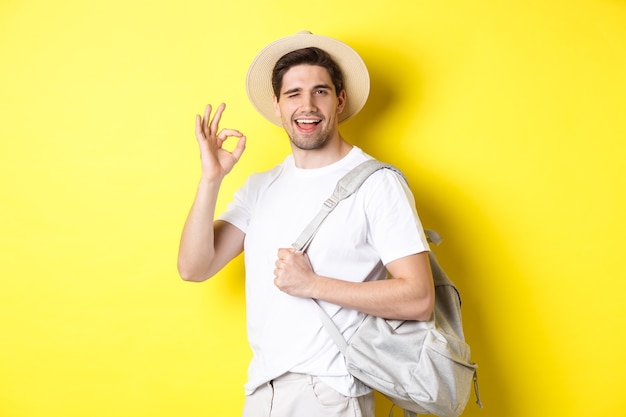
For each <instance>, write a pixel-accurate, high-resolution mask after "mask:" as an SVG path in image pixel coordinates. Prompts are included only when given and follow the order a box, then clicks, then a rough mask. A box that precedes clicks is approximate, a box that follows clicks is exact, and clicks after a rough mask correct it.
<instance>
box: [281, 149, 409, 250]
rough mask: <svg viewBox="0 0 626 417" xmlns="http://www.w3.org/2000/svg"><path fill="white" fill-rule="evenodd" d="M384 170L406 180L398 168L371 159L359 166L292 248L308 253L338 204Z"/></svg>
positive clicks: (338, 188) (347, 175) (338, 187)
mask: <svg viewBox="0 0 626 417" xmlns="http://www.w3.org/2000/svg"><path fill="white" fill-rule="evenodd" d="M383 168H387V169H391V170H393V171H395V172H397V173H398V174H399V175H400V176H402V178H404V175H403V174H402V172H401V171H400V170H399V169H398V168H396V167H394V166H393V165H390V164H386V163H384V162H380V161H377V160H376V159H369V160H367V161H365V162H362V163H361V164H359V165H357V166H356V167H355V168H353V169H352V170H351V171H350V172H348V173H347V174H346V175H344V176H343V177H342V178H341V179H340V180H339V181H338V182H337V185H336V186H335V190H334V191H333V194H332V195H331V196H330V197H329V198H328V199H327V200H326V201H324V204H322V208H321V209H320V211H319V212H318V213H317V215H316V216H315V217H314V218H313V220H311V222H310V223H309V225H308V226H307V227H306V228H305V229H304V231H303V232H302V233H301V234H300V236H299V237H298V239H296V241H295V243H293V245H291V246H292V247H293V248H294V249H295V250H297V251H298V252H306V250H307V249H308V247H309V245H310V244H311V241H312V240H313V236H315V234H316V233H317V230H318V229H319V227H320V226H321V225H322V223H323V222H324V220H326V217H327V216H328V215H329V214H330V212H331V211H333V210H334V209H335V207H336V206H337V204H339V202H340V201H341V200H345V199H346V198H348V197H350V196H351V195H352V194H354V193H355V192H356V191H357V190H358V189H359V187H361V185H362V184H363V183H364V182H365V180H366V179H367V178H368V177H369V176H370V175H372V174H373V173H374V172H376V171H378V170H379V169H383ZM404 180H405V181H406V178H404Z"/></svg>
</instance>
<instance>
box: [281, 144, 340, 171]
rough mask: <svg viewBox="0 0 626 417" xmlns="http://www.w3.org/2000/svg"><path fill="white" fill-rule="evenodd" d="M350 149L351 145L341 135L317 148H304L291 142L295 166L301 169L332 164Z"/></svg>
mask: <svg viewBox="0 0 626 417" xmlns="http://www.w3.org/2000/svg"><path fill="white" fill-rule="evenodd" d="M350 150H352V145H350V144H349V143H348V142H346V141H345V140H344V139H343V138H342V137H339V138H338V140H336V141H332V142H330V143H327V144H326V145H324V146H323V147H322V148H319V149H311V150H305V149H300V148H297V147H296V146H294V145H293V144H291V153H292V154H293V159H294V162H295V164H296V167H298V168H301V169H314V168H322V167H325V166H327V165H330V164H333V163H335V162H337V161H339V160H340V159H342V158H343V157H344V156H346V155H347V154H348V153H349V152H350Z"/></svg>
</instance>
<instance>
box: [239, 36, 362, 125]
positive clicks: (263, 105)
mask: <svg viewBox="0 0 626 417" xmlns="http://www.w3.org/2000/svg"><path fill="white" fill-rule="evenodd" d="M308 47H317V48H320V49H322V50H324V51H326V52H327V53H328V54H330V56H331V57H332V58H333V60H335V62H337V64H338V65H339V67H340V68H341V72H342V73H343V78H344V88H345V90H346V96H347V99H346V105H345V107H344V109H343V111H342V112H341V113H340V114H339V123H342V122H345V121H346V120H348V119H349V118H351V117H352V116H354V115H355V114H357V113H358V112H359V111H361V109H362V108H363V106H364V105H365V102H366V101H367V97H368V95H369V91H370V77H369V73H368V71H367V67H366V66H365V63H364V62H363V60H362V59H361V57H360V56H359V54H358V53H357V52H356V51H355V50H354V49H352V48H351V47H349V46H348V45H346V44H345V43H343V42H340V41H338V40H336V39H333V38H329V37H326V36H320V35H314V34H312V33H310V32H300V33H297V34H295V35H291V36H287V37H285V38H281V39H278V40H276V41H274V42H272V43H270V44H269V45H267V46H266V47H265V48H263V49H262V50H261V52H259V54H258V55H257V56H256V58H254V60H253V61H252V64H250V68H249V69H248V74H247V76H246V90H247V92H248V98H249V99H250V101H251V102H252V105H253V106H254V107H255V108H256V110H257V111H258V112H259V113H261V115H262V116H263V117H265V118H266V119H267V120H269V121H270V122H272V123H274V124H276V125H278V126H282V122H281V120H280V117H279V116H277V115H276V112H275V110H274V103H273V97H274V90H273V89H272V71H273V70H274V66H275V65H276V62H277V61H278V60H279V59H280V58H281V57H282V56H283V55H285V54H287V53H289V52H292V51H295V50H297V49H301V48H308Z"/></svg>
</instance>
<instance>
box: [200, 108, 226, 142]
mask: <svg viewBox="0 0 626 417" xmlns="http://www.w3.org/2000/svg"><path fill="white" fill-rule="evenodd" d="M207 108H208V110H209V113H208V114H210V113H211V112H210V106H207ZM225 108H226V104H224V103H222V104H220V105H219V106H218V107H217V110H216V111H215V114H214V115H213V119H212V120H211V123H209V133H210V134H211V135H216V134H217V130H218V128H219V124H220V120H221V118H222V113H224V109H225ZM205 120H209V117H208V115H207V116H205Z"/></svg>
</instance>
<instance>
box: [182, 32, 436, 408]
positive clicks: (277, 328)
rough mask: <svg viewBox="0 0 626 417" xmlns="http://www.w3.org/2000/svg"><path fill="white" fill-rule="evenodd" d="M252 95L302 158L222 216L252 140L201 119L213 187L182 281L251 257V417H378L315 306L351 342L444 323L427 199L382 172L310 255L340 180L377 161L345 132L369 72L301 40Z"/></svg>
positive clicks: (350, 58)
mask: <svg viewBox="0 0 626 417" xmlns="http://www.w3.org/2000/svg"><path fill="white" fill-rule="evenodd" d="M247 89H248V96H249V97H250V100H251V102H252V104H253V105H254V106H255V107H256V108H257V110H258V111H259V112H260V113H261V114H262V115H263V116H264V117H266V118H267V119H268V120H269V121H271V122H272V123H275V124H278V125H281V126H282V127H283V128H284V129H285V131H286V133H287V135H288V137H289V139H290V143H291V150H292V154H291V155H289V156H288V157H287V158H286V159H285V160H284V161H283V162H282V163H281V164H279V165H278V166H276V167H275V168H273V169H271V170H269V171H267V172H264V173H259V174H254V175H252V176H250V178H249V179H248V181H247V182H246V183H245V184H244V186H243V187H242V188H241V189H240V190H238V191H237V193H236V194H235V196H234V200H233V202H232V203H231V204H230V205H229V206H228V208H227V210H226V211H225V212H224V213H222V214H221V215H219V216H218V217H215V203H216V200H217V195H218V190H219V187H220V183H221V181H222V179H223V178H224V176H225V175H226V174H228V173H229V172H230V171H231V169H232V168H233V166H234V165H235V164H236V163H237V161H238V159H239V158H240V157H241V155H242V153H243V151H244V147H245V140H246V138H245V136H244V135H243V134H242V133H241V132H239V131H237V130H232V129H224V130H221V131H220V130H219V121H220V118H221V115H222V113H223V111H224V105H223V104H222V105H220V106H219V107H218V108H217V110H216V111H215V114H214V115H213V118H212V119H211V112H212V108H211V106H207V108H206V110H205V113H204V117H200V116H197V117H196V137H197V140H198V143H199V146H200V153H201V160H202V178H201V180H200V184H199V186H198V190H197V195H196V198H195V200H194V203H193V205H192V208H191V211H190V213H189V216H188V218H187V221H186V223H185V226H184V228H183V233H182V238H181V244H180V251H179V260H178V268H179V272H180V275H181V276H182V278H183V279H185V280H189V281H203V280H205V279H207V278H209V277H211V276H213V275H214V274H215V273H217V272H218V271H219V270H220V269H221V268H222V267H223V266H224V265H226V264H227V263H228V262H229V261H230V260H231V259H233V258H234V257H235V256H237V255H238V254H239V253H241V252H242V251H244V256H245V265H246V306H247V323H248V338H249V342H250V345H251V348H252V351H253V358H252V361H251V363H250V368H249V377H248V382H247V383H246V385H245V392H246V401H245V405H244V413H243V415H244V417H269V416H271V417H293V416H298V417H309V416H310V417H344V416H346V417H347V416H350V417H360V416H364V417H372V416H373V415H374V411H373V409H374V408H373V399H372V398H373V397H372V393H371V390H370V389H369V388H368V387H366V386H364V385H363V384H362V383H360V382H359V381H358V380H355V379H354V378H353V377H352V376H351V375H350V374H349V373H348V371H347V369H346V366H345V363H344V360H343V358H342V356H341V353H340V352H339V350H338V349H337V347H336V346H335V343H334V342H333V340H332V339H331V338H330V336H329V335H328V334H327V332H326V330H325V329H324V327H323V325H322V322H321V321H320V319H319V316H318V313H317V311H316V310H315V306H314V304H313V301H312V300H311V299H312V298H313V299H317V300H318V301H319V302H320V304H321V305H322V306H323V307H324V309H325V310H326V311H327V312H328V313H329V315H330V316H331V317H332V318H333V321H334V322H335V323H336V324H337V326H338V327H339V329H340V330H341V332H342V333H343V335H344V336H345V337H346V339H349V338H350V336H351V335H352V334H353V333H354V331H355V330H356V329H357V327H358V326H359V324H360V323H361V322H362V320H363V318H364V317H365V315H366V314H373V315H377V316H381V317H386V318H393V319H414V320H427V319H429V318H430V315H431V312H432V308H433V304H434V289H433V281H432V276H431V271H430V265H429V263H428V255H427V251H428V244H427V241H426V238H425V236H424V233H423V229H422V226H421V224H420V221H419V218H418V216H417V213H416V210H415V204H414V200H413V196H412V194H411V192H410V190H409V188H408V187H407V185H406V184H405V183H404V181H403V180H401V179H400V178H399V177H398V176H397V174H395V173H393V172H391V171H389V170H380V171H378V172H376V173H374V174H373V175H372V176H371V177H370V178H369V179H368V180H366V182H365V183H364V184H363V186H362V187H361V189H360V190H359V191H358V192H357V193H356V194H355V195H353V196H351V197H349V198H348V199H346V200H345V201H342V202H341V203H340V204H339V205H338V206H337V208H336V209H335V210H334V211H333V213H331V215H330V216H329V217H328V219H327V220H326V222H325V223H324V224H323V226H322V227H321V228H320V230H319V232H318V233H317V235H316V236H315V238H314V240H313V242H312V243H311V245H310V246H309V249H308V250H307V252H306V253H300V252H296V251H294V250H293V249H290V245H291V244H292V243H293V242H294V241H295V239H296V238H297V237H298V235H299V234H300V232H301V231H302V230H303V229H304V227H305V226H306V225H307V224H308V222H309V221H310V220H311V219H312V218H313V216H314V215H315V214H316V213H317V212H318V211H319V209H320V208H321V206H322V204H323V202H324V201H325V200H326V199H327V198H328V197H329V196H330V195H331V193H332V191H333V189H334V187H335V184H336V182H337V180H338V179H339V178H341V177H342V176H343V175H344V174H345V173H347V172H348V171H350V169H352V168H354V167H355V166H356V165H358V164H359V163H361V162H363V161H365V160H367V159H371V157H370V156H368V155H367V154H365V153H364V152H363V151H362V150H361V149H359V148H357V147H355V146H353V145H350V144H349V143H348V142H347V141H346V140H344V138H343V137H342V136H341V134H340V132H339V129H338V126H339V124H340V123H342V122H343V121H345V120H347V119H348V118H350V117H352V116H354V115H355V114H356V113H358V112H359V111H360V110H361V108H362V107H363V105H364V104H365V101H366V99H367V96H368V93H369V75H368V72H367V68H366V67H365V64H364V63H363V61H362V60H361V58H360V57H359V55H358V54H357V53H356V52H355V51H354V50H353V49H352V48H350V47H349V46H347V45H345V44H344V43H342V42H339V41H337V40H335V39H331V38H327V37H323V36H318V35H313V34H311V33H310V32H301V33H298V34H296V35H293V36H289V37H286V38H282V39H279V40H277V41H275V42H273V43H271V44H270V45H268V46H267V47H266V48H265V49H263V50H262V51H261V52H260V53H259V55H258V56H257V57H256V58H255V60H254V61H253V63H252V65H251V66H250V69H249V72H248V78H247ZM229 137H234V138H237V140H238V144H237V146H236V147H235V149H234V150H233V151H231V152H228V151H227V150H225V149H223V148H222V144H223V143H224V142H225V141H226V140H227V139H228V138H229ZM213 219H216V220H215V221H214V220H213ZM387 273H389V275H390V279H386V278H387Z"/></svg>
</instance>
